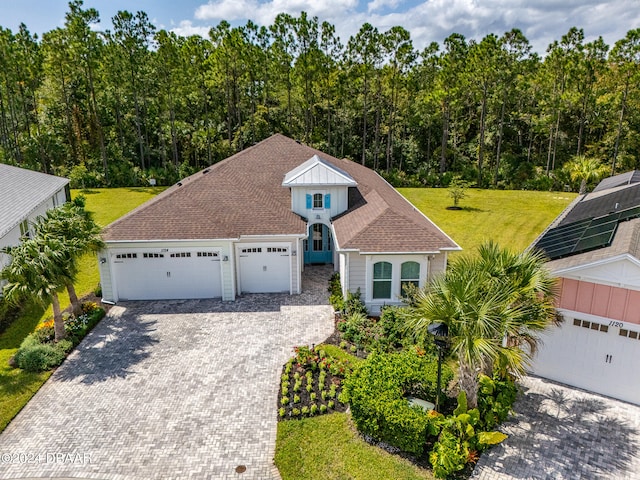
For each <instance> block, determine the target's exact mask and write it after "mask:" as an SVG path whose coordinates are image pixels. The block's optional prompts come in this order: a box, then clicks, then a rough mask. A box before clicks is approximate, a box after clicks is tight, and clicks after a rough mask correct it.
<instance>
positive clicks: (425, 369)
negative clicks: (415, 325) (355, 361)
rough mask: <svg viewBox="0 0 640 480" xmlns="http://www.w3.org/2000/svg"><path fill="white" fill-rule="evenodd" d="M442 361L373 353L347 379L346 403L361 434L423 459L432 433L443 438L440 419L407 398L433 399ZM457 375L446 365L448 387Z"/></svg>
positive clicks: (419, 354) (417, 354)
mask: <svg viewBox="0 0 640 480" xmlns="http://www.w3.org/2000/svg"><path fill="white" fill-rule="evenodd" d="M436 374H437V360H436V359H435V358H431V357H426V356H425V355H424V353H423V352H419V351H418V350H417V349H410V350H407V351H404V352H401V353H391V354H388V353H372V354H371V355H369V357H368V358H367V359H366V360H365V361H364V362H362V364H361V365H360V366H359V367H358V368H357V369H356V370H355V371H354V372H353V373H352V374H351V375H349V376H348V377H347V379H346V380H345V382H344V388H343V394H342V397H343V398H342V399H343V400H344V401H348V402H349V404H350V406H351V415H352V417H353V420H354V422H355V424H356V426H357V428H358V430H359V431H360V432H362V433H364V434H366V435H370V436H371V437H373V438H375V439H377V440H382V441H384V442H387V443H389V444H391V445H394V446H396V447H398V448H400V449H401V450H404V451H405V452H409V453H414V454H418V455H420V454H422V452H423V450H424V446H425V439H426V436H427V433H429V434H431V435H435V434H437V428H436V425H435V420H434V419H435V416H434V415H432V414H430V413H428V412H425V411H424V410H423V409H422V408H421V407H418V406H410V405H409V402H408V401H407V399H406V396H407V395H409V394H411V395H416V396H418V397H423V398H425V399H429V400H433V399H435V395H436V389H437V385H436ZM452 378H453V373H452V372H451V369H450V368H449V367H448V366H447V365H443V366H442V385H447V384H448V383H449V381H451V379H452Z"/></svg>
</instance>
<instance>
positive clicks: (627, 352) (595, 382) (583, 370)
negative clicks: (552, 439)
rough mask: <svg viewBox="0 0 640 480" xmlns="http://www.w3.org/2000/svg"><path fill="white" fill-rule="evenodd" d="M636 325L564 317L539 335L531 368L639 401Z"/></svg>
mask: <svg viewBox="0 0 640 480" xmlns="http://www.w3.org/2000/svg"><path fill="white" fill-rule="evenodd" d="M639 330H640V326H639V325H633V324H629V323H623V322H618V321H611V320H605V319H599V320H598V321H592V320H585V319H581V318H567V317H565V321H564V323H563V324H562V327H561V328H559V329H554V330H552V331H551V332H550V333H549V334H547V335H545V336H544V337H543V341H544V344H543V345H542V347H541V349H540V351H539V353H538V355H537V357H536V359H535V361H534V363H533V366H532V367H533V368H532V371H533V372H534V373H535V374H537V375H540V376H542V377H545V378H549V379H552V380H556V381H559V382H562V383H566V384H568V385H573V386H576V387H580V388H584V389H585V390H590V391H593V392H597V393H601V394H603V395H607V396H610V397H614V398H618V399H620V400H625V401H627V402H631V403H635V404H640V382H638V381H636V377H637V373H636V372H637V369H638V367H637V366H638V365H640V333H639V332H638V331H639Z"/></svg>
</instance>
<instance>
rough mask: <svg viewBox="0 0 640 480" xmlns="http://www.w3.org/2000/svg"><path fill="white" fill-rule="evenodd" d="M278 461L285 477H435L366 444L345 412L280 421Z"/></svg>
mask: <svg viewBox="0 0 640 480" xmlns="http://www.w3.org/2000/svg"><path fill="white" fill-rule="evenodd" d="M275 463H276V466H277V467H278V470H279V471H280V475H281V476H282V479H283V480H298V479H301V478H322V479H324V480H329V479H346V478H348V479H350V480H379V479H381V478H389V479H391V478H392V479H395V480H400V479H403V480H414V479H433V478H434V477H433V475H432V474H431V472H429V471H427V470H423V469H421V468H419V467H416V466H415V465H413V464H411V463H410V462H409V461H408V460H404V459H402V458H400V457H398V456H395V455H391V454H390V453H387V452H385V451H384V450H382V449H380V448H377V447H374V446H372V445H369V444H367V443H366V442H365V441H364V440H363V439H362V438H361V437H360V435H359V434H358V433H357V432H356V431H355V429H354V427H353V426H352V425H350V422H349V417H348V415H347V414H345V413H332V414H330V415H321V416H319V417H313V418H305V419H302V420H289V421H286V422H278V436H277V440H276V456H275Z"/></svg>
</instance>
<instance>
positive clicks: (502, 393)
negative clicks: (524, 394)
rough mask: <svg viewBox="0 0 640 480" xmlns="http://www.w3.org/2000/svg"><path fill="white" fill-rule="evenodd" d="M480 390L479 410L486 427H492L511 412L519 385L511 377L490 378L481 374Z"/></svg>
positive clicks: (482, 422)
mask: <svg viewBox="0 0 640 480" xmlns="http://www.w3.org/2000/svg"><path fill="white" fill-rule="evenodd" d="M479 383H480V388H479V390H478V410H479V412H480V422H481V425H482V427H483V428H484V429H487V430H488V429H491V428H494V427H495V426H497V425H499V424H500V423H502V422H504V421H505V420H506V418H507V416H508V415H509V412H511V407H512V406H513V402H515V401H516V397H517V395H518V387H517V386H516V384H515V382H514V381H512V380H510V379H501V378H499V377H497V376H495V377H494V378H490V377H488V376H486V375H482V374H481V375H480V378H479Z"/></svg>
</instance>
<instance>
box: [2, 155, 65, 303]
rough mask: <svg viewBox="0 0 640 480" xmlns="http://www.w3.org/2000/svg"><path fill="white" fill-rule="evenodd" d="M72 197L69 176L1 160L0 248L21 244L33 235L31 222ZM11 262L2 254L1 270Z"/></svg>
mask: <svg viewBox="0 0 640 480" xmlns="http://www.w3.org/2000/svg"><path fill="white" fill-rule="evenodd" d="M69 199H70V194H69V180H67V179H66V178H62V177H56V176H53V175H47V174H45V173H40V172H35V171H33V170H27V169H24V168H19V167H14V166H11V165H5V164H3V163H0V248H3V247H10V246H14V245H17V244H19V243H20V239H21V238H22V237H24V236H29V235H30V233H31V227H30V224H31V223H33V222H35V221H36V219H37V218H38V217H39V216H42V215H44V214H45V213H46V212H47V210H49V209H50V208H54V207H57V206H58V205H61V204H63V203H65V202H66V201H68V200H69ZM8 261H9V257H8V256H7V255H4V254H2V253H0V269H2V267H4V266H5V265H6V264H7V262H8ZM0 287H2V280H0ZM0 295H1V289H0Z"/></svg>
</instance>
